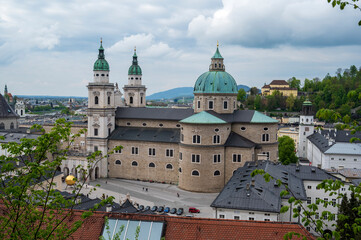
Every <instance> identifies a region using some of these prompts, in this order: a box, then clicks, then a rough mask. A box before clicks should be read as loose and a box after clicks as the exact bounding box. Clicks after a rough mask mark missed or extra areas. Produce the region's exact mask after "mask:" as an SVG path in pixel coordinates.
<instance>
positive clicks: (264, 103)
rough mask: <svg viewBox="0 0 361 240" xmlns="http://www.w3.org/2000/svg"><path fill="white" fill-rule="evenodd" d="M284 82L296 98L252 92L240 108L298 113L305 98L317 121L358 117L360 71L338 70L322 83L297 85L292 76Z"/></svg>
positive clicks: (360, 107) (360, 108) (310, 81)
mask: <svg viewBox="0 0 361 240" xmlns="http://www.w3.org/2000/svg"><path fill="white" fill-rule="evenodd" d="M287 82H288V83H289V84H290V87H291V88H297V89H298V92H299V93H298V96H292V95H291V96H290V97H284V96H283V95H282V94H281V93H280V92H278V91H275V92H273V94H272V95H270V96H261V95H259V94H255V93H254V92H255V91H254V92H251V94H250V95H249V96H248V97H247V98H244V100H243V101H242V105H243V107H245V108H248V109H256V110H259V111H268V112H272V111H288V112H300V111H301V109H302V103H303V102H304V101H305V100H306V99H309V100H310V101H311V102H312V103H313V107H314V110H315V113H316V112H318V114H319V115H320V116H319V117H320V118H322V117H325V118H328V119H326V120H331V121H332V118H334V119H336V117H335V116H336V115H337V116H342V117H345V116H348V117H349V118H353V119H359V118H360V117H361V68H360V69H357V67H356V66H354V65H352V66H351V67H350V68H349V69H344V70H343V69H340V68H339V69H337V71H336V73H335V75H334V76H331V75H330V74H327V75H326V76H325V77H324V78H323V79H322V80H320V79H319V78H314V79H307V78H306V79H305V80H304V81H303V83H301V80H299V79H296V78H295V77H292V78H290V79H289V80H288V81H287ZM352 109H353V111H352V112H353V114H351V110H352ZM319 110H321V111H319ZM332 115H333V116H334V117H332Z"/></svg>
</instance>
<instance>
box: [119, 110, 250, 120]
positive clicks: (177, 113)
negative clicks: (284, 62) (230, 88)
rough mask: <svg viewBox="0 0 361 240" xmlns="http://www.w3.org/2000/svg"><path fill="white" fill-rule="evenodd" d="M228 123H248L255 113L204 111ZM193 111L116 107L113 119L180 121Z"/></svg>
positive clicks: (247, 111)
mask: <svg viewBox="0 0 361 240" xmlns="http://www.w3.org/2000/svg"><path fill="white" fill-rule="evenodd" d="M206 112H208V113H210V114H212V115H213V116H216V117H218V118H220V119H222V120H224V121H226V122H228V123H232V122H240V123H242V122H244V123H249V122H251V120H252V117H253V115H254V113H255V111H254V110H236V111H234V112H233V113H229V114H226V113H225V114H219V113H216V112H214V111H212V110H208V111H206ZM193 114H195V113H194V110H193V109H191V108H187V109H179V108H129V107H128V108H124V107H118V108H117V110H116V115H115V118H117V119H152V120H173V121H180V120H182V119H185V118H187V117H190V116H192V115H193Z"/></svg>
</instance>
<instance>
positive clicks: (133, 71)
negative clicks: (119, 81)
mask: <svg viewBox="0 0 361 240" xmlns="http://www.w3.org/2000/svg"><path fill="white" fill-rule="evenodd" d="M123 90H124V99H125V105H126V106H128V107H145V105H146V103H145V93H146V91H147V89H146V87H145V86H144V85H142V69H141V68H140V66H139V65H138V56H137V51H136V48H134V54H133V62H132V65H131V66H130V67H129V70H128V84H127V85H124V87H123Z"/></svg>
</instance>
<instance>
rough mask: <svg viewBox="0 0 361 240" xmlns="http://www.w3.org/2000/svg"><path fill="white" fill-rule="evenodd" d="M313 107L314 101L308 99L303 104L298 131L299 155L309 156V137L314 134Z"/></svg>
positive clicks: (301, 156) (300, 156)
mask: <svg viewBox="0 0 361 240" xmlns="http://www.w3.org/2000/svg"><path fill="white" fill-rule="evenodd" d="M314 128H315V127H314V125H313V109H312V103H311V102H310V101H309V100H306V101H304V102H303V104H302V113H301V115H300V126H299V132H298V157H299V158H305V159H306V158H307V137H308V136H310V135H311V134H313V131H314Z"/></svg>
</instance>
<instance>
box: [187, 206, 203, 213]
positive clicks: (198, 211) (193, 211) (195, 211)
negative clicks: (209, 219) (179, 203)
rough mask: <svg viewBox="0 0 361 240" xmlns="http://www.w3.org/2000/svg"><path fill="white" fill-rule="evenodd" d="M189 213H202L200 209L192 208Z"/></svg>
mask: <svg viewBox="0 0 361 240" xmlns="http://www.w3.org/2000/svg"><path fill="white" fill-rule="evenodd" d="M188 212H190V213H200V212H201V211H200V210H199V209H198V208H195V207H190V208H189V209H188Z"/></svg>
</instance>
